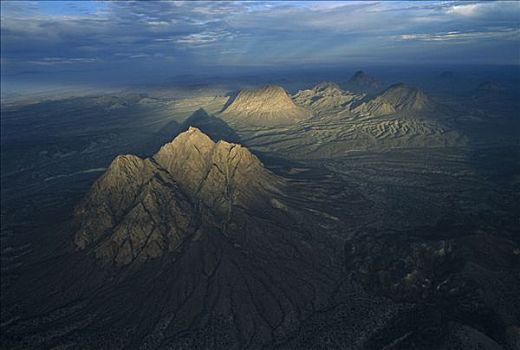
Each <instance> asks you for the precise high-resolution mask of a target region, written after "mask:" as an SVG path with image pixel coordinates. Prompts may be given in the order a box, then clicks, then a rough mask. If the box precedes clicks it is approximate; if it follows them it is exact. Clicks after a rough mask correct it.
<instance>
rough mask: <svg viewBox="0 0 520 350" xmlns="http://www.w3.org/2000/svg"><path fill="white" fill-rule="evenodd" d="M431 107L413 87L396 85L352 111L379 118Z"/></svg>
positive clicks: (426, 98) (428, 101) (427, 100)
mask: <svg viewBox="0 0 520 350" xmlns="http://www.w3.org/2000/svg"><path fill="white" fill-rule="evenodd" d="M429 106H431V102H430V100H429V99H428V97H427V96H426V95H425V94H424V92H422V91H421V90H419V89H418V88H415V87H410V86H407V85H405V84H403V83H398V84H394V85H392V86H390V87H389V88H388V89H386V90H385V91H383V92H382V93H381V94H379V95H377V96H376V97H374V98H372V99H370V100H368V101H365V102H362V103H361V104H359V105H358V106H356V107H355V108H354V109H353V111H354V112H358V113H360V114H368V115H373V116H381V115H387V114H393V113H397V112H401V111H404V112H406V111H421V110H424V109H426V108H427V107H429Z"/></svg>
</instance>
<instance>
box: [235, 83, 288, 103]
mask: <svg viewBox="0 0 520 350" xmlns="http://www.w3.org/2000/svg"><path fill="white" fill-rule="evenodd" d="M242 99H243V100H247V102H254V100H258V101H269V100H271V101H272V100H275V99H276V100H279V99H283V100H285V101H286V102H287V103H292V101H291V99H290V97H289V96H288V95H287V92H286V91H285V89H284V88H282V87H281V86H277V85H264V86H261V87H259V88H256V89H245V90H241V91H240V93H239V94H238V96H237V98H236V100H235V102H236V101H240V100H242Z"/></svg>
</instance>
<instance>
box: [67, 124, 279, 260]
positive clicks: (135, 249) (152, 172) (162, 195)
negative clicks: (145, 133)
mask: <svg viewBox="0 0 520 350" xmlns="http://www.w3.org/2000/svg"><path fill="white" fill-rule="evenodd" d="M281 186H283V181H282V180H281V179H280V178H278V177H277V176H275V175H274V174H272V173H271V172H269V171H268V170H267V169H265V168H264V166H263V164H262V163H261V162H260V160H259V159H258V158H257V157H256V156H254V155H253V154H252V153H251V152H250V151H249V150H248V149H247V148H245V147H242V146H241V145H238V144H233V143H229V142H226V141H222V140H220V141H218V142H214V141H212V140H211V139H210V138H209V137H208V136H207V135H205V134H204V133H203V132H201V131H200V130H199V129H197V128H195V127H190V128H189V129H188V130H187V131H185V132H183V133H181V134H179V135H178V136H177V137H176V138H175V139H174V140H172V141H171V142H170V143H167V144H165V145H164V146H163V147H161V149H160V150H159V151H158V152H157V153H156V154H155V155H154V156H153V157H152V158H150V159H141V158H139V157H136V156H132V155H125V156H118V157H116V158H115V159H114V161H113V162H112V164H111V165H110V166H109V168H108V169H107V171H106V173H105V174H104V175H103V176H101V177H100V178H99V179H98V180H97V181H96V182H95V183H94V185H93V186H92V188H91V190H90V192H89V194H88V195H87V196H86V198H85V199H84V200H83V201H82V202H81V203H80V204H79V205H78V207H77V208H76V211H75V218H76V220H75V221H76V224H77V226H78V230H77V232H76V235H75V240H74V241H75V244H76V246H77V247H78V248H79V249H85V248H88V247H92V246H96V247H97V248H95V254H96V256H98V257H100V258H102V259H103V260H104V261H107V260H108V261H114V262H115V263H116V264H128V263H130V262H132V261H134V260H135V259H138V258H139V259H147V258H149V257H156V256H159V255H161V254H162V252H164V251H169V250H172V249H176V247H177V246H178V245H179V244H180V243H181V242H182V240H183V237H185V236H186V235H188V234H190V232H191V231H190V230H192V229H193V228H192V227H191V225H192V224H193V222H194V221H193V220H194V216H196V215H199V214H198V210H199V209H197V208H200V207H204V208H206V209H205V210H207V211H208V212H211V213H213V214H212V215H214V216H215V218H216V219H215V220H216V221H215V222H218V221H219V220H227V218H228V217H229V216H230V215H231V212H232V209H233V207H235V206H238V207H240V208H251V209H253V208H258V207H262V206H270V199H271V197H270V194H274V193H279V190H280V189H281ZM219 218H220V219H219Z"/></svg>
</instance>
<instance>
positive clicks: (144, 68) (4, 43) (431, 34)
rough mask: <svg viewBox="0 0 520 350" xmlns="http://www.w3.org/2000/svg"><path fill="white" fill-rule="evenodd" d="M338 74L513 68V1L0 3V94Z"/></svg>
mask: <svg viewBox="0 0 520 350" xmlns="http://www.w3.org/2000/svg"><path fill="white" fill-rule="evenodd" d="M334 64H363V65H367V64H374V65H376V64H383V65H392V64H454V65H455V64H461V65H462V64H486V65H507V64H513V65H518V64H520V2H518V1H493V2H488V1H486V2H480V1H461V2H446V1H434V2H431V1H420V2H412V1H403V2H401V1H350V2H341V1H332V2H328V1H288V2H284V1H276V2H264V1H249V2H238V1H234V2H216V1H212V2H204V1H147V2H138V1H108V2H104V1H41V2H36V1H27V2H25V1H2V2H1V67H2V83H3V86H4V85H5V84H4V82H5V81H7V80H9V81H11V82H14V81H16V80H20V81H22V80H24V81H27V82H32V81H34V82H36V81H39V80H41V81H44V80H45V81H46V82H47V84H50V83H52V80H53V79H54V80H55V83H56V84H59V83H60V79H62V80H68V81H78V82H80V81H97V82H103V81H104V80H106V81H107V84H108V81H109V80H117V79H122V78H124V77H126V78H128V79H130V77H134V78H135V79H136V80H139V79H140V80H146V79H156V78H159V77H165V76H175V75H179V74H197V73H207V72H212V71H232V70H234V69H248V68H251V69H254V68H258V67H281V68H283V67H295V66H300V65H301V66H309V65H334ZM138 77H139V79H137V78H138Z"/></svg>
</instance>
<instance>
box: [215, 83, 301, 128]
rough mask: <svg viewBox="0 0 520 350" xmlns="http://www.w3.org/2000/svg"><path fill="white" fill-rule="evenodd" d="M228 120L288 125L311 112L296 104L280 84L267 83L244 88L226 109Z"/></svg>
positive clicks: (254, 123) (224, 115) (256, 123)
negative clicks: (249, 88) (251, 88)
mask: <svg viewBox="0 0 520 350" xmlns="http://www.w3.org/2000/svg"><path fill="white" fill-rule="evenodd" d="M223 117H224V118H225V119H227V120H231V121H238V122H241V123H248V124H250V125H258V126H274V125H286V124H290V123H294V122H297V121H300V120H304V119H307V118H309V117H310V113H309V112H308V111H306V110H304V109H303V108H301V107H298V106H297V105H296V104H294V102H293V100H292V99H291V98H290V97H289V95H287V92H286V91H285V90H284V89H283V88H282V87H280V86H276V85H266V86H262V87H260V88H257V89H253V90H242V91H240V93H239V94H238V96H237V97H236V98H235V99H234V100H233V102H232V103H231V104H230V105H229V106H228V107H227V108H226V109H225V110H224V112H223Z"/></svg>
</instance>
